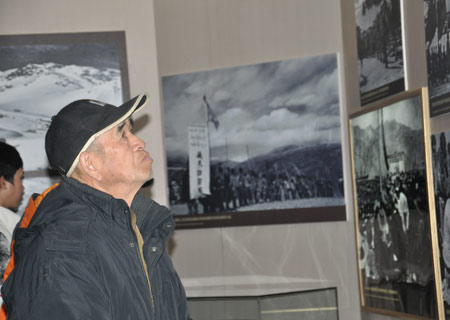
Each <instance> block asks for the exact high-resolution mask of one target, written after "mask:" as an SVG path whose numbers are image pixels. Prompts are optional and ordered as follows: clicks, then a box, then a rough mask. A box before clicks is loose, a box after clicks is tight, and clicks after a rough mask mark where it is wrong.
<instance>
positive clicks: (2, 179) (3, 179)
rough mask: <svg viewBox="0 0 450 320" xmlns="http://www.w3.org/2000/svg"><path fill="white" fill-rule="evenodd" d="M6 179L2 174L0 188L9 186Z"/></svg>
mask: <svg viewBox="0 0 450 320" xmlns="http://www.w3.org/2000/svg"><path fill="white" fill-rule="evenodd" d="M6 182H7V181H6V179H5V177H4V176H1V177H0V190H1V189H6V187H7V185H6Z"/></svg>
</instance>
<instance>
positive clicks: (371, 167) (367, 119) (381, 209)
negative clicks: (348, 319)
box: [350, 89, 442, 319]
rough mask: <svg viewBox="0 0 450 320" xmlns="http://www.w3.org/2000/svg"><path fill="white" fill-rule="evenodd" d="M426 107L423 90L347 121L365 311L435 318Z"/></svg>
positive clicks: (435, 274)
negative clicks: (348, 122) (348, 124)
mask: <svg viewBox="0 0 450 320" xmlns="http://www.w3.org/2000/svg"><path fill="white" fill-rule="evenodd" d="M427 102H428V96H427V91H426V89H421V90H416V91H409V92H404V93H402V94H399V95H397V96H393V97H391V98H390V99H389V100H388V101H385V102H384V103H383V104H375V105H370V106H368V107H367V109H364V110H361V111H360V112H357V113H355V114H352V115H351V116H350V139H351V154H352V159H351V160H352V174H353V190H354V207H355V225H356V239H357V249H358V250H357V252H358V253H357V254H358V264H359V268H358V271H359V279H360V293H361V304H362V308H363V309H364V310H365V311H373V312H379V313H384V314H390V315H394V316H400V317H404V318H416V319H417V318H419V319H435V318H437V317H438V313H442V308H441V307H442V303H441V301H440V299H439V296H440V294H438V292H439V289H438V286H437V285H436V284H438V283H439V281H437V280H436V279H439V277H440V274H439V270H438V268H437V264H436V263H435V261H436V260H437V252H436V249H435V248H436V245H435V243H436V232H434V230H435V227H436V225H435V219H434V199H433V194H432V193H433V192H432V190H430V189H431V188H429V186H430V183H432V180H431V177H432V175H431V166H430V158H431V157H430V143H429V140H430V139H429V129H428V122H429V115H428V107H427V104H428V103H427ZM437 297H438V298H437Z"/></svg>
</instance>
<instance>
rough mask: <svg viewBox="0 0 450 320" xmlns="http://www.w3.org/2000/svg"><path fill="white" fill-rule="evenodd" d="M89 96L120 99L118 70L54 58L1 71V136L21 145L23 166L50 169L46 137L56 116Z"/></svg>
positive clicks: (112, 100)
mask: <svg viewBox="0 0 450 320" xmlns="http://www.w3.org/2000/svg"><path fill="white" fill-rule="evenodd" d="M86 97H89V98H95V99H97V100H101V101H108V102H110V103H116V104H118V103H121V101H122V90H121V84H120V71H119V70H116V69H110V68H108V69H106V70H98V69H96V68H94V67H86V66H76V65H67V66H64V65H61V64H55V63H51V62H49V63H45V64H28V65H26V66H24V67H21V68H14V69H11V70H5V71H0V139H3V140H6V141H7V142H8V143H10V144H12V145H15V146H16V147H17V148H18V150H19V152H20V153H21V155H22V157H23V158H24V160H25V161H24V169H25V171H30V170H32V171H34V170H43V169H45V168H47V166H48V164H47V160H46V156H45V151H44V145H43V139H44V136H45V133H46V132H47V128H48V126H49V124H50V119H51V117H52V115H54V114H56V113H57V112H58V111H59V110H60V109H61V108H62V107H64V106H65V105H67V104H69V103H70V102H72V101H74V100H77V99H81V98H86ZM26 160H28V161H26Z"/></svg>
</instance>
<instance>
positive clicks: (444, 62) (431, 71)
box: [427, 34, 450, 87]
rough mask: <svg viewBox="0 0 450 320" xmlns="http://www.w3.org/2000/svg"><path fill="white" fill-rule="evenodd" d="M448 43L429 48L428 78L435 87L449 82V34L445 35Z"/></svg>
mask: <svg viewBox="0 0 450 320" xmlns="http://www.w3.org/2000/svg"><path fill="white" fill-rule="evenodd" d="M445 38H446V45H445V46H444V45H441V44H440V43H438V45H437V46H435V47H431V46H430V47H429V48H428V49H427V64H428V79H429V84H430V85H431V86H433V87H436V86H439V85H442V84H445V83H448V81H449V79H448V75H449V74H450V59H449V58H450V52H449V50H448V49H447V48H448V47H449V45H450V39H449V36H448V34H447V35H446V36H445Z"/></svg>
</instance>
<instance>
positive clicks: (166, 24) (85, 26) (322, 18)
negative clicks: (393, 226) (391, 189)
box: [0, 0, 448, 320]
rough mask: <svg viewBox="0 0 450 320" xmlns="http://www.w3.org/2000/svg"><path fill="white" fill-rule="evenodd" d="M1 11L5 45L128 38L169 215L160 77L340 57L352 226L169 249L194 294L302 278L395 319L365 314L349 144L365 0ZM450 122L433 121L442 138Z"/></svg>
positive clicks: (212, 235)
mask: <svg viewBox="0 0 450 320" xmlns="http://www.w3.org/2000/svg"><path fill="white" fill-rule="evenodd" d="M406 1H407V2H408V6H407V7H406V8H405V15H404V17H403V18H404V21H405V23H407V24H408V27H409V28H408V29H407V30H408V31H406V33H405V35H404V37H405V39H410V41H406V50H405V55H406V57H407V59H406V71H405V74H406V87H407V89H415V88H420V87H421V86H425V85H426V71H425V65H426V63H425V51H424V42H422V40H421V39H422V38H421V36H422V35H423V23H422V21H423V1H422V0H406ZM0 8H1V10H0V30H1V34H2V35H14V34H44V33H71V32H102V31H125V35H126V50H127V61H128V75H129V87H130V94H131V96H134V95H137V94H139V93H141V92H147V93H149V94H150V97H151V99H150V103H149V105H148V107H147V108H146V110H144V112H143V113H142V115H143V116H144V117H143V118H144V120H143V122H141V123H145V124H146V125H144V126H142V129H140V131H139V132H138V135H140V136H141V137H142V138H143V139H144V141H145V143H146V145H147V149H148V150H149V152H150V154H151V156H152V157H153V159H154V163H153V171H154V182H153V185H152V186H150V187H147V188H145V190H144V192H145V193H147V194H148V195H149V196H151V197H152V198H153V199H155V200H156V201H158V202H160V203H163V204H167V203H168V184H167V168H166V164H165V161H166V159H165V151H164V150H165V149H164V126H163V113H164V112H163V101H162V94H161V90H162V89H161V77H165V76H169V75H176V74H183V73H190V72H198V71H205V70H212V69H220V68H228V67H234V66H243V65H251V64H257V63H264V62H271V61H279V60H286V59H294V58H302V57H312V56H319V55H324V54H332V53H336V54H337V60H338V75H339V76H338V80H339V88H340V89H339V96H340V108H341V109H340V113H341V137H342V157H343V159H342V160H343V175H344V190H345V203H346V214H347V220H346V221H339V222H314V223H297V224H275V225H265V226H240V227H226V228H202V229H189V230H177V231H176V232H175V235H174V237H173V239H172V242H171V248H170V250H171V254H172V258H173V262H174V264H175V267H176V269H177V270H178V273H179V275H180V276H181V278H182V280H183V281H185V282H186V283H189V284H192V283H195V280H196V279H197V280H198V279H205V278H208V277H210V278H212V279H216V280H217V279H219V280H220V279H222V283H223V282H224V281H226V279H232V278H233V277H241V276H261V277H288V278H295V279H296V280H297V281H298V285H299V287H300V288H301V289H304V290H309V289H317V288H329V287H336V288H337V295H338V310H339V318H340V319H356V320H358V319H366V320H382V319H391V317H389V316H383V315H378V314H372V313H365V312H361V311H360V293H359V286H358V270H357V266H358V265H357V256H356V241H355V225H354V221H355V219H354V213H353V198H352V184H351V169H350V151H349V135H348V116H349V114H351V113H352V112H355V111H357V110H359V109H360V102H359V85H358V71H357V52H356V33H355V15H354V0H342V1H337V0H318V1H311V0H244V1H243V0H227V1H223V0H189V1H186V0H129V1H120V0H99V1H95V2H92V1H86V0H80V1H68V0H58V1H57V0H40V1H7V0H1V1H0ZM243 90H245V88H243ZM323 94H324V95H325V94H326V92H324V93H323ZM446 122H447V123H448V117H447V118H446V117H440V118H439V119H435V120H433V122H432V123H431V130H432V131H433V132H439V131H441V130H444V129H446V127H445V123H446ZM224 279H225V280H224ZM239 279H242V278H239ZM190 289H192V288H190V287H189V286H187V291H188V293H189V290H190Z"/></svg>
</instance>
